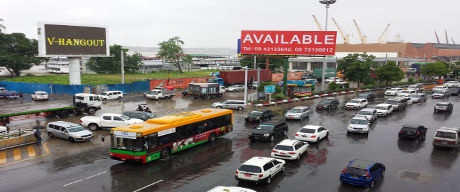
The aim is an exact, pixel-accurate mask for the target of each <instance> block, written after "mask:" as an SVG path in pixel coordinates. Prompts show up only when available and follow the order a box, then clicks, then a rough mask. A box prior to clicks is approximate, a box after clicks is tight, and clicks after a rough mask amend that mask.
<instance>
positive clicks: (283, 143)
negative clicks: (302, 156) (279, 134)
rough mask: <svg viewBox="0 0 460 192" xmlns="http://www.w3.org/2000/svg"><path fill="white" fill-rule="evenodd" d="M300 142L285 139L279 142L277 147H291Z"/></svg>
mask: <svg viewBox="0 0 460 192" xmlns="http://www.w3.org/2000/svg"><path fill="white" fill-rule="evenodd" d="M298 141H299V140H295V139H285V140H282V141H281V142H279V143H278V144H277V145H290V146H293V145H294V144H295V143H297V142H298Z"/></svg>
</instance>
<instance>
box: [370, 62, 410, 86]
mask: <svg viewBox="0 0 460 192" xmlns="http://www.w3.org/2000/svg"><path fill="white" fill-rule="evenodd" d="M375 73H376V74H377V77H378V79H379V81H385V85H388V83H389V82H394V81H401V80H402V79H403V78H404V72H403V71H402V70H401V69H400V68H399V66H398V65H396V62H395V61H388V62H387V63H386V64H385V65H382V66H380V67H378V68H377V69H375Z"/></svg>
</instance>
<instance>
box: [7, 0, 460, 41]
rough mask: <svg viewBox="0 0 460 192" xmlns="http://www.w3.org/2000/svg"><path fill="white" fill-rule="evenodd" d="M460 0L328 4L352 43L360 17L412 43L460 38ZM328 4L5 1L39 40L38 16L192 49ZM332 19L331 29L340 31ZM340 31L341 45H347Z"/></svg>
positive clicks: (306, 17)
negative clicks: (176, 42)
mask: <svg viewBox="0 0 460 192" xmlns="http://www.w3.org/2000/svg"><path fill="white" fill-rule="evenodd" d="M458 8H460V0H436V1H435V0H379V1H377V0H337V2H336V4H334V5H332V6H331V8H330V9H329V16H330V17H334V18H335V19H336V20H337V22H338V23H339V25H341V26H342V28H343V29H344V31H345V32H346V33H349V34H351V35H352V43H359V42H360V41H359V36H358V33H357V31H356V29H355V28H354V25H353V21H352V19H353V18H354V19H356V21H357V22H358V24H359V26H360V28H361V30H362V31H363V33H364V34H365V35H367V36H368V42H370V43H374V42H377V39H378V37H379V36H380V35H381V33H382V32H383V30H384V28H385V26H386V25H387V24H388V23H390V28H389V32H388V34H387V40H388V41H395V40H396V38H395V36H396V35H397V34H398V33H399V34H400V35H401V38H402V39H403V40H404V41H406V42H420V43H426V42H435V41H436V38H435V35H434V31H435V30H436V31H437V32H438V35H439V37H440V39H441V42H442V43H444V42H445V39H446V38H445V34H444V30H447V33H448V35H449V41H450V38H451V37H452V38H453V39H454V40H455V41H456V42H457V43H459V44H460V25H459V21H460V11H458ZM312 14H315V15H316V17H317V18H318V19H319V21H320V23H321V25H322V26H323V27H324V22H325V8H324V5H322V4H320V3H319V2H318V0H286V1H280V0H278V1H275V0H142V1H141V0H130V1H126V0H125V1H115V0H111V1H97V0H78V1H72V2H69V1H65V0H28V1H27V0H0V18H2V19H4V22H3V23H2V24H3V25H5V26H6V27H7V30H6V32H7V33H13V32H21V33H25V34H26V35H27V36H28V37H30V38H35V39H36V38H37V34H36V31H37V29H36V28H37V22H38V21H44V22H55V23H56V22H57V23H60V22H62V23H77V24H93V25H105V26H107V27H108V28H109V37H110V39H109V40H110V43H111V44H121V45H129V46H148V47H156V46H157V45H158V43H159V42H161V41H164V40H167V39H168V38H170V37H173V36H180V37H181V38H182V39H183V40H184V42H185V45H184V47H188V48H199V47H200V48H201V47H203V48H220V47H225V48H236V42H237V39H238V38H239V36H240V32H241V30H306V31H307V30H317V28H316V24H315V23H314V20H313V18H312ZM330 17H329V25H328V26H329V27H328V29H330V30H336V27H335V25H334V23H333V22H332V21H331V20H330ZM342 42H343V41H342V39H341V38H340V36H339V37H338V40H337V43H342Z"/></svg>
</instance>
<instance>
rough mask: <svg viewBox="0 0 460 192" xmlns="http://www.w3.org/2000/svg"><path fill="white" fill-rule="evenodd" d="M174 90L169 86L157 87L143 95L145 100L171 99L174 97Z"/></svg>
mask: <svg viewBox="0 0 460 192" xmlns="http://www.w3.org/2000/svg"><path fill="white" fill-rule="evenodd" d="M174 92H175V89H174V87H171V86H164V87H157V88H155V89H152V90H150V91H149V92H147V93H146V94H145V97H146V98H147V99H155V100H159V99H171V98H173V97H174Z"/></svg>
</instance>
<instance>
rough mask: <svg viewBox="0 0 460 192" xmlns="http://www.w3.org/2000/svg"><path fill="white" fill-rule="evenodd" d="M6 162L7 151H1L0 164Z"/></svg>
mask: <svg viewBox="0 0 460 192" xmlns="http://www.w3.org/2000/svg"><path fill="white" fill-rule="evenodd" d="M3 163H6V152H0V164H3Z"/></svg>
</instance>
